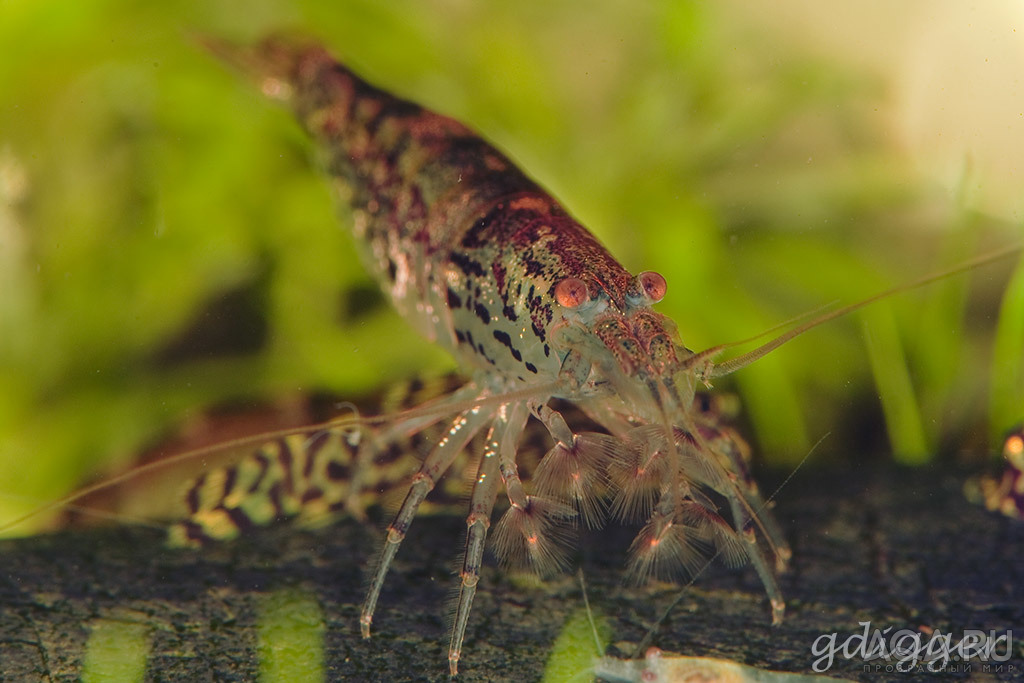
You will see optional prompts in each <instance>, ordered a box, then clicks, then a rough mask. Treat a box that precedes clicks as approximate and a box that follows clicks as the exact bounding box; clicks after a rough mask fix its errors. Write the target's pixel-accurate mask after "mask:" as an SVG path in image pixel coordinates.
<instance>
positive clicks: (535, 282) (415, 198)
mask: <svg viewBox="0 0 1024 683" xmlns="http://www.w3.org/2000/svg"><path fill="white" fill-rule="evenodd" d="M213 49H214V50H215V51H216V52H217V53H218V54H220V55H221V56H223V57H225V59H227V60H228V61H230V62H232V63H233V64H235V65H238V66H240V67H242V69H243V70H245V71H247V72H248V73H250V74H252V75H253V76H254V77H255V78H256V80H257V81H258V82H259V84H260V87H261V89H262V91H263V92H264V93H265V94H267V95H269V96H271V97H274V98H277V99H281V100H284V101H285V102H287V103H288V104H289V105H290V106H291V108H292V109H293V110H294V111H295V113H296V115H297V116H298V118H299V120H300V122H301V123H302V125H303V127H304V128H305V129H306V130H307V131H308V133H309V134H310V135H311V136H312V137H313V138H314V139H315V140H316V141H317V143H318V144H319V146H320V147H321V148H322V150H323V151H324V154H325V166H326V168H327V171H328V173H329V174H330V176H331V180H332V183H333V184H334V186H335V189H336V191H337V193H338V194H339V195H340V196H341V197H342V199H343V202H344V203H345V204H347V205H348V206H350V207H351V210H352V224H353V232H354V234H355V237H356V239H357V242H358V244H359V247H360V250H361V256H362V258H363V260H364V262H365V263H366V265H367V267H368V269H369V270H370V271H371V272H372V273H373V274H374V275H375V276H376V277H377V279H378V280H379V281H380V283H381V285H382V287H383V289H384V291H385V292H386V293H387V295H388V296H389V297H390V299H391V301H392V303H393V304H394V306H395V308H396V309H397V310H398V311H399V312H400V313H401V314H402V315H403V316H404V317H405V318H406V319H408V320H409V321H410V322H411V323H412V325H413V326H414V327H415V328H416V329H417V330H418V331H419V332H420V333H421V334H423V335H424V336H425V337H426V338H427V339H429V340H430V341H432V342H434V343H437V344H439V345H441V346H442V347H444V348H445V349H447V350H448V351H449V352H451V353H452V354H453V355H454V356H455V357H456V358H457V359H458V360H459V361H460V363H462V365H463V366H464V367H465V368H468V369H469V374H470V377H471V379H470V381H469V382H468V383H467V384H466V385H465V386H464V387H462V388H461V389H459V390H457V391H455V392H454V393H452V394H451V395H450V396H449V397H447V398H444V399H441V400H440V401H438V402H436V404H435V405H434V406H433V407H432V409H431V410H430V411H429V413H428V414H427V415H423V414H414V415H412V416H410V417H407V418H405V419H402V420H398V421H396V423H395V424H393V425H392V426H391V427H389V430H390V431H391V432H392V433H409V432H411V431H415V430H416V429H418V428H421V427H422V426H424V424H425V423H426V422H434V421H437V420H447V422H445V423H444V424H445V425H446V426H445V429H444V431H443V434H442V436H441V437H440V439H439V440H438V441H437V442H436V444H434V446H433V448H432V450H431V451H430V452H429V454H428V455H427V456H426V458H425V459H424V461H423V463H422V465H421V466H420V468H419V471H418V472H417V473H416V474H415V475H414V476H413V478H412V482H411V484H410V485H409V487H408V493H407V494H406V496H405V499H404V502H403V503H402V505H401V507H400V509H399V511H398V513H397V515H396V516H395V518H394V520H393V521H392V522H391V524H390V525H389V526H388V529H387V536H386V541H385V544H384V548H383V550H382V552H381V556H380V559H379V561H378V563H377V565H376V570H375V571H374V572H373V574H372V577H371V580H370V587H369V590H368V593H367V596H366V599H365V602H364V605H363V608H362V613H361V616H360V628H361V631H362V634H363V636H364V637H369V636H370V632H371V626H372V623H373V617H374V612H375V610H376V606H377V603H378V599H379V597H380V595H381V591H382V588H383V586H384V583H385V579H386V576H387V573H388V569H389V567H390V565H391V562H392V560H393V558H394V557H395V554H396V553H397V552H398V549H399V547H400V546H401V544H402V541H403V539H404V538H405V536H406V534H407V533H408V532H409V528H410V526H411V524H412V522H413V519H414V517H415V516H416V513H417V510H418V509H419V507H420V506H421V504H422V503H423V501H424V500H425V499H426V497H427V495H428V494H429V493H430V491H431V490H432V489H433V488H434V487H435V486H436V484H437V482H438V481H439V480H440V478H441V476H442V475H443V474H444V473H445V472H446V471H447V470H448V469H449V468H450V467H451V466H452V464H453V462H454V461H455V459H456V458H457V456H458V455H459V454H460V453H461V452H462V451H463V450H464V449H465V448H466V446H467V444H469V443H470V441H471V440H472V439H473V438H474V437H475V436H476V435H477V434H478V433H481V432H485V433H486V436H485V438H484V446H483V450H482V452H481V453H480V458H479V464H478V470H477V474H476V476H475V481H474V484H473V489H472V493H471V500H470V505H469V508H470V509H469V515H468V517H467V520H466V524H467V535H466V546H465V548H466V550H465V556H464V560H463V563H462V568H461V572H460V577H461V585H460V592H459V597H458V600H457V605H456V611H455V620H454V625H453V628H452V634H451V642H450V647H449V653H448V661H449V667H450V671H451V673H452V674H455V673H456V672H457V671H458V662H459V659H460V658H461V656H462V648H463V641H464V638H465V633H466V627H467V622H468V618H469V614H470V609H471V606H472V603H473V599H474V596H475V593H476V590H477V585H478V581H479V578H480V567H481V563H482V558H483V552H484V547H485V540H486V539H487V536H488V532H489V531H490V527H491V513H492V510H493V507H494V505H495V501H496V498H497V496H498V493H499V489H500V488H504V490H505V494H506V497H507V499H508V503H509V508H508V510H507V511H506V512H505V513H504V514H503V515H502V516H501V518H500V519H499V521H498V522H497V524H496V525H495V526H494V529H493V544H494V548H495V551H496V553H497V555H498V556H499V558H501V559H502V560H503V561H505V562H507V563H512V564H526V565H528V566H530V567H531V568H533V569H535V570H536V571H538V572H539V573H542V574H545V573H549V572H552V571H554V570H558V569H561V568H564V567H565V566H566V557H565V553H564V547H565V546H564V544H563V543H561V539H562V537H563V535H564V531H565V528H566V527H567V526H570V525H571V524H573V523H575V522H576V521H577V520H582V522H583V523H585V524H587V525H588V526H591V527H597V526H600V525H601V524H602V523H603V521H604V517H605V513H606V512H610V513H612V514H614V515H615V516H616V517H619V518H623V519H630V520H633V519H646V524H645V525H644V527H643V529H642V530H641V531H640V533H639V535H638V536H637V537H636V539H635V540H634V542H633V546H632V559H631V562H630V568H629V569H630V572H631V574H632V575H633V576H634V577H635V578H636V579H638V580H644V579H646V578H648V577H649V576H652V575H665V574H669V575H671V574H673V573H677V572H678V571H679V570H680V569H683V570H686V571H689V572H690V573H693V572H696V571H698V570H699V568H700V567H701V565H702V563H703V559H704V557H705V555H706V554H707V553H708V552H709V551H717V552H718V553H719V554H720V555H722V556H723V557H724V558H725V559H726V561H727V562H728V563H730V564H734V565H735V564H741V563H743V562H745V561H750V562H751V563H752V564H753V565H754V567H755V569H756V571H757V573H758V575H759V577H760V579H761V581H762V583H763V584H764V587H765V590H766V592H767V594H768V597H769V601H770V603H771V609H772V619H773V621H775V622H778V621H779V620H781V619H782V616H783V612H784V601H783V597H782V594H781V591H780V589H779V586H778V583H777V582H776V579H775V571H776V570H779V569H782V568H784V566H785V564H786V561H787V559H788V557H789V550H788V547H787V546H786V544H785V542H784V540H783V539H782V537H781V534H780V533H779V531H778V527H777V525H776V524H775V523H774V522H773V521H770V517H769V514H768V513H767V511H766V510H765V505H764V503H763V501H762V500H761V499H760V496H759V494H758V492H757V489H756V488H755V487H754V486H753V485H752V483H751V480H750V479H749V477H746V476H745V466H744V464H743V463H742V456H741V455H740V450H741V449H737V448H735V447H733V442H732V441H731V440H730V439H729V438H727V437H723V438H719V437H720V436H723V433H722V432H721V431H718V430H717V429H716V428H715V425H714V424H713V423H711V422H708V421H707V420H703V419H702V418H701V415H700V413H699V412H698V411H695V410H694V409H693V407H692V405H693V403H694V400H695V397H696V388H697V386H698V384H700V383H701V382H702V381H703V382H709V381H710V380H711V378H713V377H715V376H718V375H719V374H723V373H720V372H716V369H715V368H714V366H713V363H712V358H713V356H714V355H715V354H716V353H717V351H718V349H715V350H712V351H711V352H705V353H700V354H698V353H694V352H692V351H690V350H689V349H687V348H686V347H685V346H683V344H682V343H681V342H680V340H679V339H678V334H677V332H676V327H675V324H674V323H673V322H672V321H671V320H669V319H668V318H667V317H665V316H664V315H662V314H659V313H657V312H655V311H654V310H653V309H652V306H653V305H654V304H656V303H657V302H659V301H660V300H661V299H662V298H663V297H664V296H665V293H666V288H667V285H666V282H665V279H664V278H663V277H662V276H661V275H660V274H658V273H655V272H651V271H646V272H641V273H639V274H637V275H633V274H631V273H630V272H629V271H627V270H626V269H625V268H624V267H623V266H622V265H621V264H620V263H619V262H618V261H617V260H616V259H615V258H614V257H613V256H612V255H611V254H610V253H609V252H608V251H607V250H606V249H605V248H604V247H603V246H602V245H601V244H600V243H599V242H598V241H597V240H596V239H595V238H594V237H593V236H592V235H591V234H590V232H588V231H587V230H586V228H584V227H583V226H582V225H580V224H579V223H578V222H576V221H575V220H574V219H573V218H572V217H571V216H570V215H569V213H568V212H567V211H566V210H565V209H564V208H562V207H561V206H560V205H559V204H558V203H557V202H556V201H555V200H554V199H553V198H551V197H550V196H549V195H548V194H547V193H545V192H544V191H543V190H542V189H541V188H540V187H539V186H538V185H537V184H536V183H534V182H533V181H532V180H530V179H529V178H527V177H526V176H525V175H524V174H523V173H522V172H521V171H520V170H519V169H518V168H516V167H515V166H514V165H513V164H512V163H511V162H510V161H509V160H508V158H507V157H505V156H504V155H503V154H502V153H501V152H499V151H497V150H496V149H494V148H493V147H491V146H490V145H489V144H488V143H486V142H485V141H483V140H482V139H481V138H479V137H477V136H476V135H475V134H474V133H472V132H471V131H470V130H469V129H468V128H466V127H465V126H463V125H462V124H460V123H457V122H456V121H454V120H452V119H450V118H447V117H444V116H441V115H438V114H435V113H432V112H429V111H426V110H424V109H422V108H420V107H418V106H417V105H414V104H412V103H409V102H406V101H403V100H400V99H397V98H395V97H393V96H391V95H388V94H386V93H384V92H382V91H380V90H378V89H376V88H374V87H372V86H370V85H368V84H367V83H365V82H364V81H362V80H360V79H359V78H358V77H357V76H355V75H354V74H352V73H351V72H350V71H348V70H347V69H346V68H344V67H343V66H341V65H340V64H338V63H337V62H336V61H335V60H334V59H333V58H332V57H331V56H330V55H329V54H328V52H327V51H326V50H324V49H323V48H322V47H319V46H316V45H311V44H299V43H290V42H287V41H284V40H280V39H273V38H272V39H269V40H267V41H265V42H263V43H262V44H260V45H258V46H256V47H255V48H251V49H244V48H243V49H236V48H232V47H228V46H225V45H223V44H219V43H218V44H215V45H213ZM743 362H747V361H743ZM736 367H739V366H738V365H737V366H736ZM731 369H732V368H730V371H731ZM554 399H562V400H567V401H570V402H572V403H573V404H574V405H575V406H577V407H578V408H579V409H580V410H581V411H582V412H583V413H585V414H586V415H587V416H588V417H589V418H590V419H591V420H592V421H594V422H595V423H597V424H598V425H600V427H601V428H602V429H603V430H604V433H601V432H577V431H574V430H573V428H572V427H570V425H569V423H568V422H567V420H566V419H565V417H564V416H563V414H562V413H561V412H559V410H557V409H555V408H553V407H552V405H551V403H552V401H553V400H554ZM531 418H532V419H534V420H537V421H539V422H540V423H541V424H542V425H543V426H544V428H545V429H546V431H547V433H548V434H549V436H550V438H551V439H552V441H553V442H554V445H553V447H551V448H550V450H549V451H548V452H547V454H546V455H545V456H544V457H543V458H542V459H541V461H540V465H539V467H538V469H537V471H536V473H535V481H536V486H535V490H534V492H532V493H528V492H527V490H526V488H525V487H524V484H523V482H522V480H521V478H520V474H519V468H518V465H517V457H516V456H517V445H518V443H519V441H520V438H521V436H522V434H523V432H524V430H525V428H526V425H527V422H528V420H530V419H531ZM605 492H608V493H610V494H611V495H612V496H613V500H612V503H611V506H610V509H607V510H606V509H605V506H604V503H603V497H602V496H603V494H604V493H605ZM715 498H718V499H720V500H724V501H725V502H726V504H727V505H728V507H729V510H730V513H729V515H730V516H731V521H728V520H727V518H726V516H723V515H722V514H720V513H719V507H718V504H717V503H716V502H715Z"/></svg>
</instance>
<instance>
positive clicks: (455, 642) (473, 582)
mask: <svg viewBox="0 0 1024 683" xmlns="http://www.w3.org/2000/svg"><path fill="white" fill-rule="evenodd" d="M525 424H526V414H525V411H524V410H523V409H522V404H513V405H511V406H509V405H503V406H501V407H500V408H499V409H498V414H497V416H496V417H495V418H494V422H493V424H492V425H491V430H490V432H489V433H488V435H487V443H486V446H485V447H484V452H483V455H482V456H481V457H480V465H479V467H478V469H477V476H476V482H475V483H474V485H473V497H472V499H471V500H470V504H469V516H468V517H467V518H466V526H467V527H468V529H467V531H466V553H465V557H464V559H463V562H462V571H461V572H460V576H461V578H462V583H461V584H460V586H459V601H458V603H457V606H456V608H455V623H454V624H453V626H452V638H451V644H450V645H449V647H448V666H449V669H450V670H451V674H452V675H453V676H454V675H455V674H456V673H458V667H459V659H460V657H461V656H462V641H463V639H464V638H465V636H466V626H467V624H468V623H469V613H470V609H471V608H472V606H473V598H474V597H475V596H476V587H477V583H478V582H479V581H480V566H481V564H482V563H483V555H484V541H485V540H486V539H487V530H488V528H489V527H490V525H491V510H493V509H494V500H495V498H496V497H497V495H498V474H499V471H500V461H501V460H506V459H508V457H509V456H508V455H503V454H507V453H509V452H511V457H513V458H514V457H515V448H516V443H517V442H518V440H519V437H520V435H521V434H522V431H523V428H524V427H525Z"/></svg>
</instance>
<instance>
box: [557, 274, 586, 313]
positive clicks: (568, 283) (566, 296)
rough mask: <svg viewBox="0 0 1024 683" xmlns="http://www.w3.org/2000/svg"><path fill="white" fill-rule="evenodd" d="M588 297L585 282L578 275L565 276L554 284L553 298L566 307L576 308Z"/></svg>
mask: <svg viewBox="0 0 1024 683" xmlns="http://www.w3.org/2000/svg"><path fill="white" fill-rule="evenodd" d="M589 299H590V292H589V291H588V290H587V283H586V282H584V281H583V280H581V279H579V278H578V277H567V278H565V279H564V280H562V281H561V282H559V283H558V284H557V285H555V300H556V301H558V303H560V304H561V305H562V306H565V307H566V308H577V307H579V306H581V305H583V304H585V303H586V302H587V301H588V300H589Z"/></svg>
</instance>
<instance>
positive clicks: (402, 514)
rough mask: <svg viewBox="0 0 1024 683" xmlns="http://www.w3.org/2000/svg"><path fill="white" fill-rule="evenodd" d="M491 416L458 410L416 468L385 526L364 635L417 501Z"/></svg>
mask: <svg viewBox="0 0 1024 683" xmlns="http://www.w3.org/2000/svg"><path fill="white" fill-rule="evenodd" d="M492 416H493V413H488V412H486V411H484V410H481V409H480V408H471V409H469V410H466V411H465V412H463V413H461V414H460V415H459V416H458V417H456V418H455V420H454V421H452V423H451V425H450V426H449V428H448V431H447V432H445V434H444V436H443V437H441V440H440V441H439V442H438V444H437V445H436V446H435V447H434V449H433V450H432V451H431V452H430V454H429V455H428V456H427V458H426V460H424V461H423V465H422V466H420V469H419V471H418V472H417V473H416V474H415V475H413V478H412V484H411V485H410V486H409V491H408V493H407V494H406V496H405V501H403V503H402V507H401V508H400V509H399V511H398V514H397V515H395V519H394V521H392V522H391V524H390V525H389V526H388V533H387V539H386V540H385V542H384V549H383V550H382V551H381V555H380V561H379V562H378V564H377V569H376V571H375V572H374V575H373V579H372V580H371V581H370V589H369V590H368V591H367V593H366V600H365V601H364V602H363V609H362V613H361V614H360V616H359V626H360V631H361V632H362V634H363V637H364V638H369V637H370V624H371V623H373V613H374V611H375V610H376V608H377V599H378V598H379V597H380V591H381V588H382V587H383V586H384V577H385V576H387V573H388V568H389V567H390V566H391V561H392V560H393V559H394V557H395V553H397V552H398V546H399V545H401V543H402V540H403V539H404V538H405V534H406V533H407V532H408V531H409V527H410V526H411V525H412V520H413V518H414V517H415V516H416V510H417V509H418V508H419V506H420V503H422V502H423V500H424V499H425V498H426V497H427V494H428V493H430V491H431V490H432V489H433V488H434V486H435V485H436V484H437V481H438V480H439V479H440V478H441V476H442V475H443V474H444V473H445V471H446V470H447V469H448V468H449V467H450V466H451V464H452V461H454V460H455V458H456V457H457V456H458V455H459V453H460V452H461V451H462V449H463V448H465V447H466V444H468V443H469V441H470V439H472V438H473V437H474V436H475V435H476V433H477V432H478V431H480V429H481V428H482V427H483V425H484V424H485V423H486V421H487V420H488V419H490V418H491V417H492Z"/></svg>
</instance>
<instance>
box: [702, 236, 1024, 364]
mask: <svg viewBox="0 0 1024 683" xmlns="http://www.w3.org/2000/svg"><path fill="white" fill-rule="evenodd" d="M1022 250H1024V247H1022V246H1021V245H1019V244H1018V245H1014V246H1012V247H1005V248H1003V249H998V250H996V251H992V252H989V253H987V254H983V255H981V256H978V257H976V258H973V259H970V260H969V261H965V262H963V263H961V264H960V265H958V266H955V267H953V268H949V269H947V270H943V271H939V272H937V273H932V274H931V275H926V276H924V277H922V278H918V279H917V280H912V281H911V282H908V283H905V284H902V285H898V286H896V287H893V288H891V289H887V290H885V291H884V292H879V293H878V294H875V295H874V296H870V297H868V298H867V299H862V300H860V301H858V302H856V303H852V304H849V305H847V306H843V307H841V308H837V309H836V310H834V311H829V312H828V313H823V314H822V315H820V316H819V317H817V318H815V319H814V320H810V321H808V322H806V323H804V324H803V325H800V326H798V327H795V328H793V329H792V330H790V331H788V332H785V333H783V334H780V335H779V336H778V337H776V338H775V339H772V340H771V341H769V342H767V343H766V344H763V345H761V346H759V347H757V348H756V349H754V350H753V351H750V352H748V353H745V354H743V355H742V356H737V357H736V358H731V359H729V360H727V361H725V362H724V363H721V364H719V365H715V366H714V367H713V368H711V370H710V372H709V373H708V374H707V376H706V377H705V379H708V380H710V379H713V378H715V377H722V376H724V375H728V374H731V373H733V372H736V371H737V370H739V369H740V368H743V367H746V366H747V365H750V364H751V363H753V362H754V361H756V360H758V359H759V358H761V357H762V356H765V355H767V354H768V353H771V352H772V351H774V350H775V349H777V348H779V347H780V346H782V345H783V344H785V343H786V342H788V341H791V340H792V339H795V338H796V337H799V336H800V335H801V334H803V333H804V332H807V331H808V330H811V329H814V328H815V327H818V326H819V325H822V324H824V323H827V322H828V321H829V320H834V319H835V318H838V317H840V316H844V315H847V314H848V313H853V312H854V311H857V310H860V309H861V308H864V307H865V306H867V305H868V304H873V303H875V302H876V301H880V300H882V299H887V298H889V297H891V296H894V295H896V294H900V293H902V292H908V291H910V290H912V289H918V288H920V287H924V286H925V285H928V284H931V283H932V282H935V281H937V280H943V279H945V278H947V277H951V276H953V275H956V274H958V273H963V272H966V271H969V270H973V269H975V268H979V267H981V266H986V265H989V264H990V263H994V262H996V261H999V260H1002V259H1004V258H1007V257H1010V256H1014V255H1016V254H1020V253H1021V251H1022ZM729 346H732V344H730V345H729ZM723 348H725V347H724V346H714V347H711V348H710V349H708V350H707V351H701V352H700V353H698V354H696V355H697V356H698V357H701V358H707V359H709V360H710V358H711V357H713V356H714V355H717V354H718V353H719V352H720V351H721V350H722V349H723Z"/></svg>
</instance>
